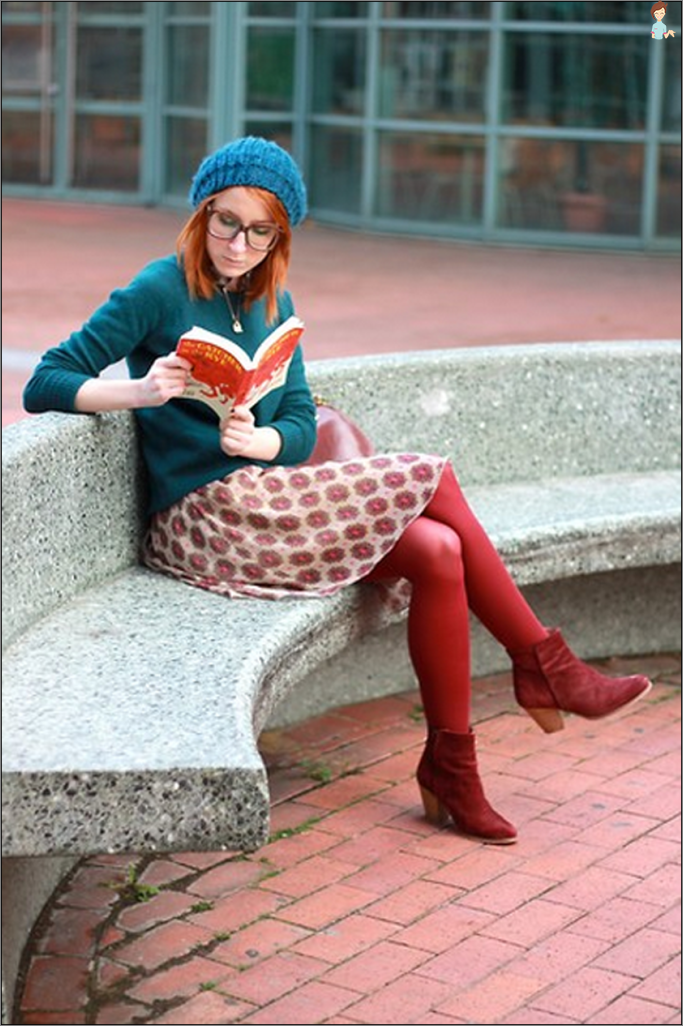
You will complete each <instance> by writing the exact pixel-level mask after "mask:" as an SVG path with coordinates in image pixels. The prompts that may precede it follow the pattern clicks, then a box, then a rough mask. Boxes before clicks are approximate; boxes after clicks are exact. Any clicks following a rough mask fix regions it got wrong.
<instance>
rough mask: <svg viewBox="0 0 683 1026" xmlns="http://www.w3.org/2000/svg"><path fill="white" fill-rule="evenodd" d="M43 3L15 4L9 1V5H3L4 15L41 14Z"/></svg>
mask: <svg viewBox="0 0 683 1026" xmlns="http://www.w3.org/2000/svg"><path fill="white" fill-rule="evenodd" d="M42 6H43V5H42V4H41V3H14V2H12V0H8V2H7V3H3V5H2V13H3V15H7V14H40V13H41V7H42Z"/></svg>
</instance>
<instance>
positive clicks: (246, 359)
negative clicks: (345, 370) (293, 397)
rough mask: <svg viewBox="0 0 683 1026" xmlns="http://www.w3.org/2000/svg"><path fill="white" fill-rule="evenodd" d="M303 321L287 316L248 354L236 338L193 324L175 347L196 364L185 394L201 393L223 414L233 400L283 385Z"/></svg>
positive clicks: (246, 402)
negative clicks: (252, 352) (235, 340)
mask: <svg viewBox="0 0 683 1026" xmlns="http://www.w3.org/2000/svg"><path fill="white" fill-rule="evenodd" d="M303 330H304V325H303V321H300V320H299V318H298V317H295V316H293V315H292V316H291V317H288V318H287V320H286V321H284V322H283V323H282V324H280V325H279V327H277V328H275V330H274V331H272V332H271V333H270V335H268V336H267V338H266V339H264V341H263V342H262V343H261V345H260V346H259V347H258V349H257V350H256V352H255V354H254V356H253V357H252V356H249V354H248V353H246V352H245V351H244V349H242V347H241V346H240V345H238V343H237V342H234V341H233V340H232V339H229V338H225V337H224V336H223V335H217V334H216V333H215V332H213V331H207V329H206V328H198V327H193V328H190V330H189V331H186V332H185V334H184V335H181V336H180V339H179V340H178V346H177V348H176V352H177V353H178V356H182V357H184V358H185V359H186V360H189V361H190V363H191V364H192V371H191V377H190V380H189V382H188V383H187V385H186V387H185V392H184V393H183V398H184V399H199V400H201V402H204V403H206V404H207V405H208V406H210V407H211V409H212V410H214V411H215V412H216V413H217V414H218V417H219V418H220V419H221V420H223V419H224V418H225V417H228V416H229V415H230V411H231V410H232V408H233V406H253V405H254V403H257V402H258V401H259V399H262V398H263V396H264V395H267V393H268V392H270V391H271V390H272V389H273V388H279V387H280V385H283V384H284V382H285V378H286V377H287V371H288V369H289V365H290V363H291V360H292V356H293V355H294V350H295V349H296V347H297V344H298V342H299V339H300V338H301V334H302V332H303Z"/></svg>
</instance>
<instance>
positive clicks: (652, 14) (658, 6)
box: [650, 4, 667, 18]
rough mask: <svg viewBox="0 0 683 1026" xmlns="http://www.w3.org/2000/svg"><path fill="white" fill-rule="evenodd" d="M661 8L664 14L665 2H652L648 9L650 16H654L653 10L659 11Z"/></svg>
mask: <svg viewBox="0 0 683 1026" xmlns="http://www.w3.org/2000/svg"><path fill="white" fill-rule="evenodd" d="M662 8H664V13H665V14H666V8H667V5H666V4H653V5H652V7H651V9H650V17H651V18H654V16H655V11H661V10H662Z"/></svg>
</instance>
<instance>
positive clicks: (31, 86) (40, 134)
mask: <svg viewBox="0 0 683 1026" xmlns="http://www.w3.org/2000/svg"><path fill="white" fill-rule="evenodd" d="M54 7H55V4H53V3H3V5H2V97H3V98H2V108H3V110H2V178H3V181H4V182H14V183H22V184H26V185H52V184H53V175H54V159H53V150H54V139H55V106H56V99H57V96H58V93H59V86H58V84H57V81H56V67H55V25H54Z"/></svg>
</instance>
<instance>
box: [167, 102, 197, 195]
mask: <svg viewBox="0 0 683 1026" xmlns="http://www.w3.org/2000/svg"><path fill="white" fill-rule="evenodd" d="M166 133H167V138H166V182H165V183H164V184H165V187H166V191H167V192H169V193H171V194H172V195H173V196H187V194H188V192H189V191H190V183H191V181H192V176H193V175H194V173H195V171H196V170H197V168H198V167H199V164H200V163H201V161H202V160H203V159H204V157H205V156H206V153H207V130H206V121H205V120H204V118H179V117H169V118H167V119H166Z"/></svg>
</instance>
